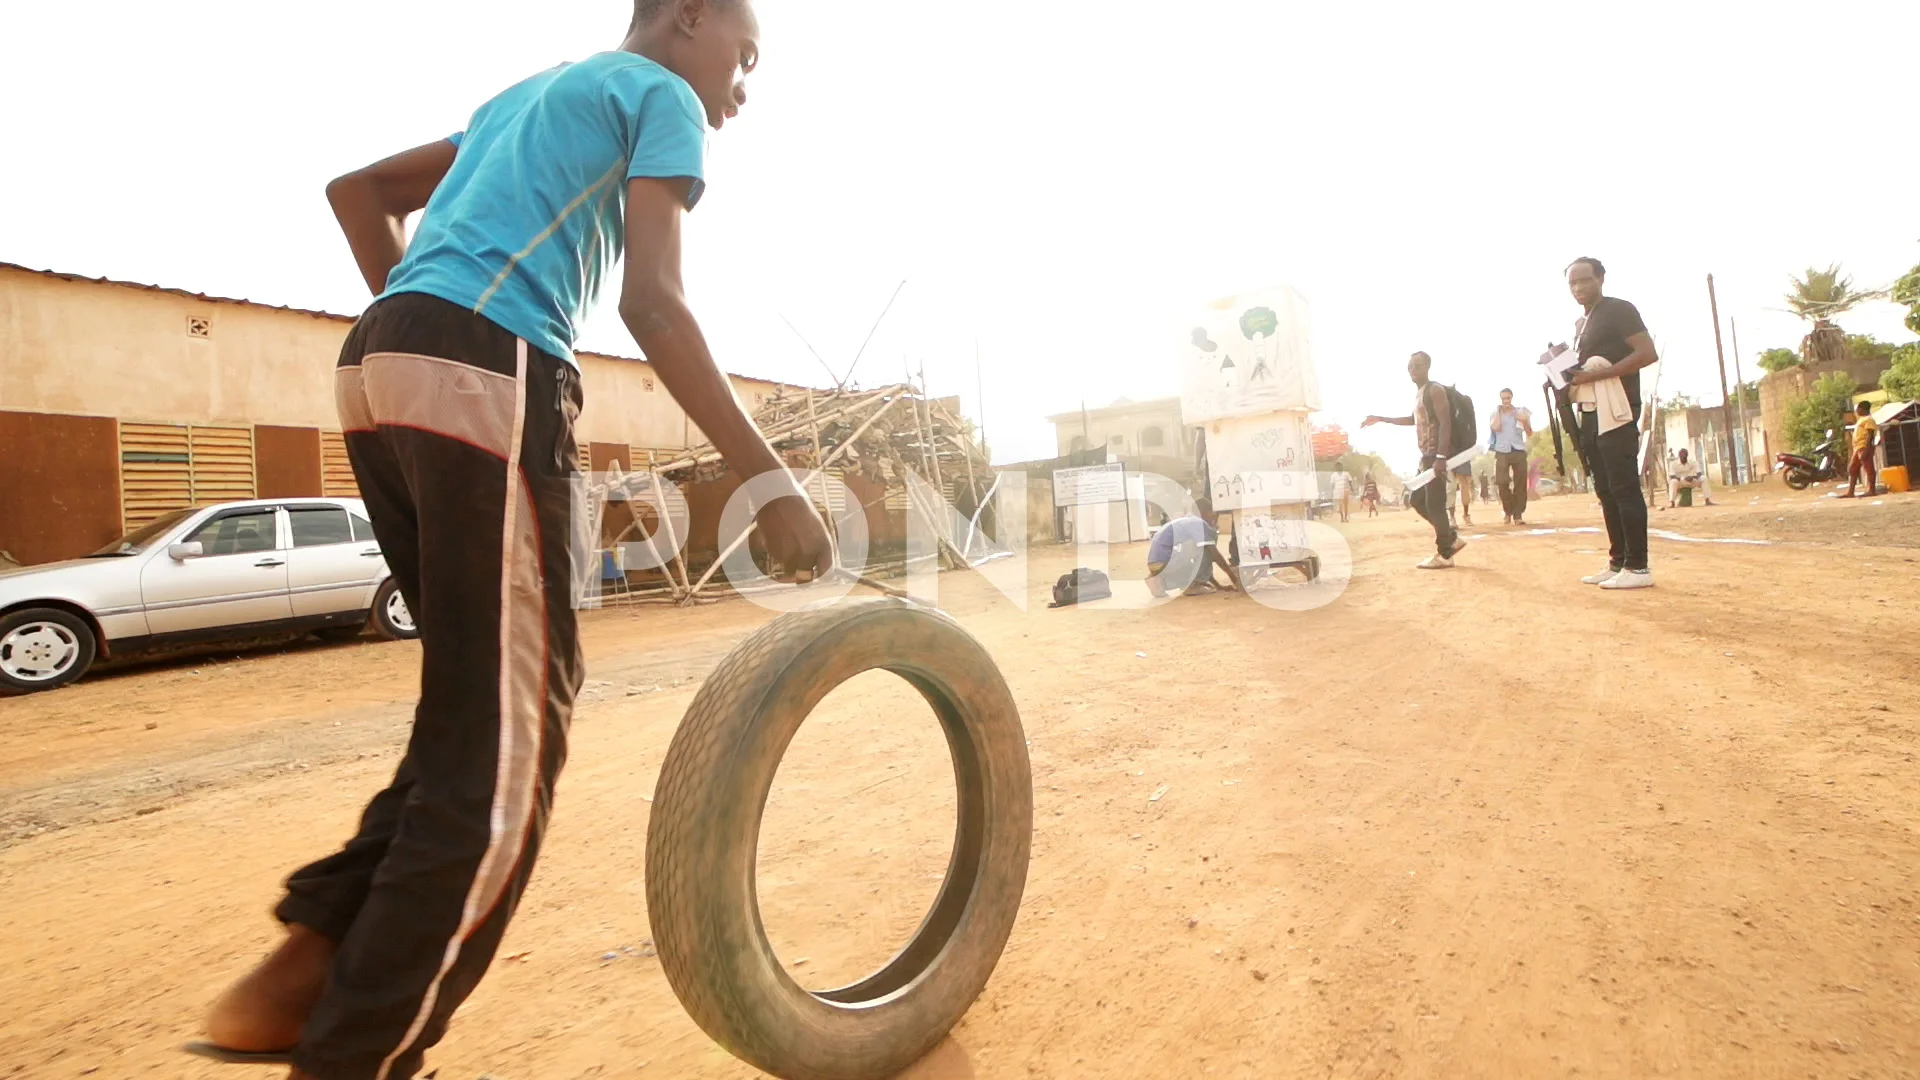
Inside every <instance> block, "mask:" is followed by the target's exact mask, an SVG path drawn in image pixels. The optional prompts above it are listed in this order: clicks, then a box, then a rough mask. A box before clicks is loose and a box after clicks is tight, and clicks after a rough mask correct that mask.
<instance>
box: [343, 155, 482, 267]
mask: <svg viewBox="0 0 1920 1080" xmlns="http://www.w3.org/2000/svg"><path fill="white" fill-rule="evenodd" d="M454 149H455V148H454V145H453V143H451V142H449V141H448V140H445V139H442V140H440V141H439V142H436V143H428V144H427V145H425V146H417V147H414V148H413V149H412V150H407V151H403V152H401V153H398V154H395V155H393V156H392V157H390V158H387V159H385V160H383V161H376V162H374V163H373V164H371V165H369V166H367V167H366V168H364V169H356V170H354V171H353V172H350V173H348V174H347V175H345V176H342V177H340V178H339V179H338V180H335V181H333V182H332V183H330V184H328V185H327V202H329V203H331V204H333V216H334V217H335V218H338V219H339V221H340V231H341V232H344V233H346V234H347V246H348V247H351V248H352V249H353V261H354V262H355V263H357V264H359V266H360V276H361V277H364V278H366V279H367V288H369V289H372V290H373V291H374V294H375V295H378V294H380V293H382V292H385V291H386V289H387V276H388V275H390V274H392V273H393V268H394V267H396V266H399V265H400V259H401V257H402V256H404V255H406V253H407V215H408V214H411V213H413V212H414V211H415V210H420V209H424V208H425V207H426V205H427V200H428V199H430V198H432V197H433V189H434V188H437V187H439V186H440V181H441V179H442V178H443V177H445V176H446V175H447V170H448V169H451V168H453V155H454Z"/></svg>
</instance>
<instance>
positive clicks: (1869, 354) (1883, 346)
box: [1847, 334, 1893, 364]
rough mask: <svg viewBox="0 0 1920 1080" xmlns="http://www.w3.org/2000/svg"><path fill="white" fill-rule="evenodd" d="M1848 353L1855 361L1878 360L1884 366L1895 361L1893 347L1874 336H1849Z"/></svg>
mask: <svg viewBox="0 0 1920 1080" xmlns="http://www.w3.org/2000/svg"><path fill="white" fill-rule="evenodd" d="M1847 353H1848V354H1849V355H1851V356H1852V357H1853V358H1854V359H1855V360H1877V361H1879V362H1881V363H1883V364H1884V363H1888V362H1890V361H1892V360H1893V345H1892V344H1891V343H1890V342H1885V341H1881V340H1880V339H1879V338H1877V337H1874V336H1873V335H1872V334H1848V335H1847Z"/></svg>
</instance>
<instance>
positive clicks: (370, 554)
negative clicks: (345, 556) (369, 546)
mask: <svg viewBox="0 0 1920 1080" xmlns="http://www.w3.org/2000/svg"><path fill="white" fill-rule="evenodd" d="M360 557H361V558H363V559H377V558H379V557H380V549H379V548H374V549H373V550H372V551H363V552H361V553H360Z"/></svg>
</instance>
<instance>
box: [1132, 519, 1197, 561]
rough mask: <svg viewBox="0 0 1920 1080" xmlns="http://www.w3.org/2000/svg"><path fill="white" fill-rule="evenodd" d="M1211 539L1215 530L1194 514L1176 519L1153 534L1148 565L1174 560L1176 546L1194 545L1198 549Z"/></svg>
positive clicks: (1148, 546)
mask: <svg viewBox="0 0 1920 1080" xmlns="http://www.w3.org/2000/svg"><path fill="white" fill-rule="evenodd" d="M1211 539H1213V530H1212V529H1211V528H1209V527H1208V525H1207V523H1206V522H1204V521H1202V520H1200V519H1199V518H1197V517H1195V516H1193V515H1192V514H1188V515H1187V516H1186V517H1181V518H1174V519H1173V520H1172V521H1169V522H1167V523H1166V524H1165V525H1162V526H1160V531H1159V532H1157V533H1154V534H1153V542H1152V543H1150V544H1148V545H1147V562H1148V564H1153V563H1163V562H1167V561H1168V560H1170V559H1172V558H1173V549H1174V547H1175V546H1177V545H1180V544H1192V545H1194V546H1195V547H1198V546H1199V545H1200V544H1202V543H1204V542H1206V541H1208V540H1211Z"/></svg>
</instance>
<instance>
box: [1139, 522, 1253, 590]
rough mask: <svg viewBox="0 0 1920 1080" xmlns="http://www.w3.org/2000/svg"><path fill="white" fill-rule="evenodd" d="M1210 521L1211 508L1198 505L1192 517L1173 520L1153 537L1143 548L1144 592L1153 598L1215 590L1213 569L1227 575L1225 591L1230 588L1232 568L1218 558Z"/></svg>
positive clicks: (1216, 535) (1224, 559) (1215, 532)
mask: <svg viewBox="0 0 1920 1080" xmlns="http://www.w3.org/2000/svg"><path fill="white" fill-rule="evenodd" d="M1212 518H1213V507H1211V506H1210V505H1208V504H1207V503H1205V502H1202V503H1201V504H1200V505H1199V506H1198V507H1196V508H1195V509H1194V512H1193V513H1191V514H1188V515H1187V516H1185V517H1178V518H1174V519H1173V520H1172V521H1169V522H1167V523H1166V524H1165V525H1162V526H1160V531H1159V532H1157V533H1154V534H1153V542H1152V543H1150V544H1148V545H1147V589H1148V591H1150V592H1152V593H1153V595H1154V596H1156V597H1164V596H1166V595H1167V593H1168V592H1170V591H1171V592H1184V593H1187V594H1192V593H1197V592H1208V591H1211V590H1213V589H1216V588H1219V586H1218V585H1217V584H1216V583H1215V582H1214V580H1213V568H1214V567H1215V566H1218V567H1220V569H1222V570H1225V571H1226V572H1227V588H1228V589H1232V588H1234V585H1233V567H1231V566H1228V565H1227V560H1226V556H1224V555H1221V554H1220V545H1219V543H1218V542H1217V541H1218V540H1219V533H1218V531H1217V530H1215V529H1214V527H1213V525H1212V523H1211V522H1212Z"/></svg>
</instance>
